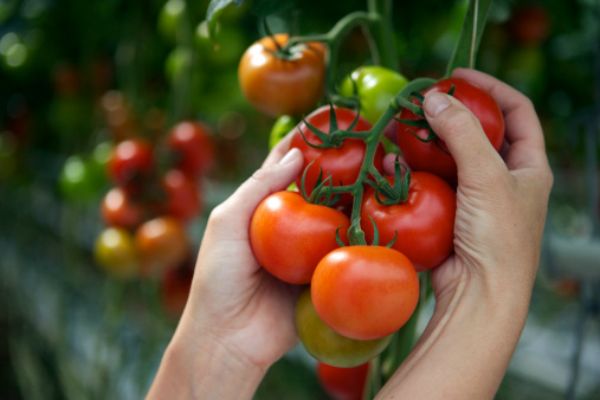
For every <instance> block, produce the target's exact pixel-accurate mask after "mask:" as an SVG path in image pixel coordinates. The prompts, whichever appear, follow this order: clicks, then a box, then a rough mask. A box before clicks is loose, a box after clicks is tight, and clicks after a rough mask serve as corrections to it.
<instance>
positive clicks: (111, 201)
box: [100, 187, 144, 229]
mask: <svg viewBox="0 0 600 400" xmlns="http://www.w3.org/2000/svg"><path fill="white" fill-rule="evenodd" d="M100 209H101V212H102V218H103V219H104V223H105V224H106V225H108V226H115V227H120V228H126V229H133V228H135V227H136V226H138V225H139V224H140V223H141V222H142V220H143V219H144V210H143V208H142V207H141V206H140V205H139V204H135V203H134V202H133V200H132V199H131V196H130V195H129V194H127V192H125V191H124V190H123V189H121V188H118V187H116V188H112V189H111V190H110V191H109V192H108V193H106V196H104V199H103V200H102V204H101V206H100Z"/></svg>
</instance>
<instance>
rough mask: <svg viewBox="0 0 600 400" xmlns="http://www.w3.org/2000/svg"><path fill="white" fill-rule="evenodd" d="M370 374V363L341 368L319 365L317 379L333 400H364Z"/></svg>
mask: <svg viewBox="0 0 600 400" xmlns="http://www.w3.org/2000/svg"><path fill="white" fill-rule="evenodd" d="M368 374H369V363H364V364H361V365H359V366H356V367H352V368H339V367H334V366H333V365H329V364H325V363H323V362H319V363H317V377H318V378H319V382H321V386H323V388H324V389H325V391H326V392H327V394H328V395H329V396H331V398H332V399H333V400H362V398H363V394H364V391H365V385H366V384H367V376H368Z"/></svg>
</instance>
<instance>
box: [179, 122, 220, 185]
mask: <svg viewBox="0 0 600 400" xmlns="http://www.w3.org/2000/svg"><path fill="white" fill-rule="evenodd" d="M168 146H169V148H170V149H171V151H172V152H173V153H174V156H175V167H176V168H177V169H180V170H182V171H183V172H184V173H186V174H187V175H190V176H200V175H201V174H202V173H205V172H206V171H208V170H209V169H210V168H211V167H212V166H213V164H214V162H215V149H214V145H213V143H212V139H211V133H210V130H209V128H208V127H207V126H206V125H204V124H201V123H200V122H195V121H184V122H180V123H179V124H177V125H175V126H174V127H173V129H172V130H171V132H170V133H169V139H168Z"/></svg>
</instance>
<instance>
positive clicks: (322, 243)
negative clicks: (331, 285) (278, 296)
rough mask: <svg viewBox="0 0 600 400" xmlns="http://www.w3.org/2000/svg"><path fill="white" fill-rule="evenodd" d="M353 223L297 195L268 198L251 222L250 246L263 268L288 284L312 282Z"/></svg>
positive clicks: (284, 193)
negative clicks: (319, 266) (337, 234)
mask: <svg viewBox="0 0 600 400" xmlns="http://www.w3.org/2000/svg"><path fill="white" fill-rule="evenodd" d="M349 226H350V223H349V221H348V217H346V216H345V215H344V214H342V213H341V212H339V211H337V210H334V209H332V208H328V207H325V206H321V205H315V204H310V203H307V202H306V201H305V200H304V199H303V198H302V196H300V195H299V194H298V193H294V192H277V193H273V194H272V195H270V196H268V197H267V198H266V199H264V200H263V201H262V202H261V203H260V204H259V205H258V207H257V208H256V211H254V215H253V216H252V221H251V222H250V243H251V245H252V250H253V251H254V256H255V257H256V260H257V261H258V263H259V264H260V265H262V266H263V267H264V268H265V269H266V270H267V271H269V272H270V273H271V274H273V275H274V276H276V277H277V278H279V279H281V280H282V281H284V282H288V283H295V284H304V283H309V282H310V279H311V277H312V274H313V271H314V269H315V267H316V266H317V264H318V263H319V260H321V259H322V258H323V257H324V256H325V255H326V254H327V253H329V252H330V251H331V250H333V249H336V248H337V247H338V244H337V242H336V240H335V235H336V230H338V229H339V233H340V236H341V238H342V240H345V237H346V231H347V229H348V227H349Z"/></svg>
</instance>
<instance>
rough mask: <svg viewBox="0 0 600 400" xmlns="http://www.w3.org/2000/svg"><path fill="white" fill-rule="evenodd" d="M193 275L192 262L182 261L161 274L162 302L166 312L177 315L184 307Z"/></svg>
mask: <svg viewBox="0 0 600 400" xmlns="http://www.w3.org/2000/svg"><path fill="white" fill-rule="evenodd" d="M193 277H194V265H193V263H184V264H183V265H180V266H178V267H176V268H169V269H168V270H167V271H166V272H165V274H164V275H163V276H162V280H161V285H160V286H161V295H162V304H163V307H164V308H165V310H166V311H167V313H168V314H169V315H171V316H173V317H179V316H180V315H181V313H182V312H183V309H184V308H185V303H187V299H188V295H189V293H190V289H191V287H192V278H193Z"/></svg>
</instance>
